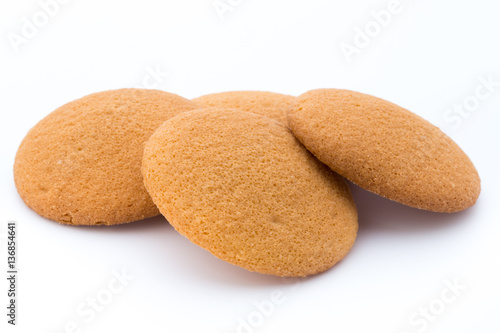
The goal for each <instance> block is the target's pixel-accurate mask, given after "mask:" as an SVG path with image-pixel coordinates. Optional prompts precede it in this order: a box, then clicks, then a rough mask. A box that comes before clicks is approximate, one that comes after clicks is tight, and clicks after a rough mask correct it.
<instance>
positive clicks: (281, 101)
mask: <svg viewBox="0 0 500 333" xmlns="http://www.w3.org/2000/svg"><path fill="white" fill-rule="evenodd" d="M295 98H296V97H294V96H290V95H283V94H278V93H273V92H269V91H228V92H221V93H216V94H210V95H204V96H201V97H198V98H195V99H193V101H194V102H196V103H198V104H200V105H202V106H206V107H221V108H229V109H238V110H241V111H246V112H251V113H256V114H260V115H263V116H267V117H270V118H273V119H274V120H277V121H281V122H282V123H284V124H286V112H287V111H288V109H289V108H290V106H291V105H292V104H293V103H294V101H295Z"/></svg>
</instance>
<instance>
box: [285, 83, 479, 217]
mask: <svg viewBox="0 0 500 333" xmlns="http://www.w3.org/2000/svg"><path fill="white" fill-rule="evenodd" d="M288 124H289V127H290V129H291V130H292V132H293V133H294V134H295V136H296V137H297V138H298V139H299V140H300V141H301V142H302V143H303V144H304V146H305V147H306V148H307V149H308V150H310V151H311V152H312V153H313V154H314V155H315V156H316V157H318V158H319V159H320V160H321V161H322V162H323V163H325V164H327V165H328V166H330V168H332V169H333V170H334V171H336V172H338V173H339V174H341V175H342V176H344V177H346V178H347V179H349V180H351V181H353V182H354V183H356V184H358V185H359V186H361V187H363V188H365V189H367V190H369V191H372V192H375V193H377V194H379V195H382V196H384V197H387V198H389V199H392V200H395V201H397V202H400V203H403V204H405V205H408V206H412V207H417V208H421V209H426V210H431V211H435V212H456V211H461V210H464V209H466V208H468V207H470V206H472V205H473V204H474V203H475V202H476V200H477V198H478V196H479V192H480V189H481V185H480V179H479V175H478V173H477V171H476V169H475V167H474V165H473V164H472V162H471V161H470V159H469V158H468V157H467V155H466V154H465V153H464V152H463V151H462V150H461V149H460V147H459V146H458V145H457V144H456V143H455V142H454V141H453V140H452V139H450V138H449V137H448V136H447V135H446V134H444V133H443V132H442V131H441V130H440V129H439V128H438V127H436V126H434V125H432V124H431V123H429V122H428V121H426V120H425V119H423V118H421V117H420V116H418V115H416V114H414V113H412V112H410V111H408V110H406V109H404V108H402V107H399V106H397V105H395V104H393V103H390V102H388V101H385V100H382V99H380V98H376V97H373V96H370V95H366V94H361V93H358V92H354V91H349V90H338V89H318V90H313V91H309V92H307V93H305V94H303V95H301V96H299V97H297V103H296V105H295V106H294V107H292V108H291V109H290V111H289V113H288Z"/></svg>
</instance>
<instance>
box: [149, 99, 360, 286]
mask: <svg viewBox="0 0 500 333" xmlns="http://www.w3.org/2000/svg"><path fill="white" fill-rule="evenodd" d="M142 173H143V176H144V182H145V184H146V188H147V189H148V191H149V193H150V194H151V197H152V198H153V201H154V202H155V204H156V205H157V206H158V208H159V209H160V212H161V213H162V214H163V215H164V216H165V217H166V218H167V220H168V221H169V222H170V223H171V224H172V225H173V226H174V227H175V229H176V230H177V231H179V232H180V233H181V234H183V235H184V236H186V237H187V238H188V239H190V240H191V241H192V242H193V243H195V244H197V245H199V246H201V247H202V248H204V249H206V250H208V251H210V252H211V253H212V254H214V255H215V256H217V257H219V258H220V259H223V260H225V261H227V262H230V263H232V264H235V265H238V266H241V267H243V268H246V269H248V270H250V271H256V272H260V273H266V274H274V275H279V276H305V275H309V274H315V273H318V272H321V271H324V270H326V269H328V268H329V267H331V266H332V265H334V264H335V263H336V262H338V261H339V260H341V259H342V258H343V257H344V256H345V255H346V253H347V252H348V250H349V249H350V248H351V246H352V245H353V243H354V239H355V237H356V233H357V226H358V224H357V212H356V207H355V205H354V202H353V200H352V197H351V194H350V191H349V188H348V187H347V184H346V182H345V180H344V179H343V178H342V177H340V176H339V175H337V174H335V173H334V172H332V171H331V170H330V169H329V168H327V167H326V166H325V165H324V164H322V163H320V162H319V161H318V160H317V159H316V158H315V157H314V156H312V155H311V154H310V153H309V152H308V151H307V150H306V149H305V148H304V147H303V146H302V145H301V144H300V143H299V142H298V141H297V139H296V138H295V137H294V136H293V135H292V134H291V133H290V131H289V129H288V128H287V127H286V126H284V125H283V124H281V123H279V122H277V121H274V120H272V119H270V118H268V117H265V116H260V115H256V114H252V113H247V112H242V111H239V110H228V109H218V108H208V109H201V110H195V111H191V112H186V113H184V114H181V115H179V116H177V117H174V118H172V119H170V120H168V121H166V122H165V123H164V124H163V125H162V126H161V127H160V128H159V129H158V130H157V131H156V132H155V133H154V134H153V135H152V136H151V138H150V139H149V141H148V142H147V144H146V148H145V151H144V159H143V164H142Z"/></svg>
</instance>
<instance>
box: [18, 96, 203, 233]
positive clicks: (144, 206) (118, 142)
mask: <svg viewBox="0 0 500 333" xmlns="http://www.w3.org/2000/svg"><path fill="white" fill-rule="evenodd" d="M195 108H197V105H196V104H195V103H194V102H192V101H190V100H187V99H184V98H182V97H180V96H177V95H173V94H169V93H167V92H163V91H159V90H146V89H120V90H112V91H104V92H100V93H95V94H92V95H88V96H85V97H83V98H81V99H78V100H76V101H73V102H70V103H68V104H66V105H63V106H62V107H60V108H58V109H57V110H55V111H54V112H52V113H50V114H49V115H48V116H47V117H45V118H44V119H43V120H41V121H40V122H39V123H38V124H36V125H35V126H34V127H33V128H32V129H31V130H30V131H29V132H28V134H27V135H26V137H25V138H24V140H23V141H22V143H21V145H20V146H19V149H18V151H17V154H16V158H15V162H14V179H15V183H16V187H17V190H18V192H19V194H20V196H21V197H22V199H23V200H24V202H25V203H26V205H28V206H29V207H30V208H32V209H33V210H34V211H35V212H37V213H38V214H39V215H41V216H43V217H46V218H48V219H51V220H54V221H57V222H61V223H66V224H75V225H100V224H104V225H111V224H119V223H125V222H131V221H136V220H140V219H144V218H147V217H152V216H156V215H158V214H159V212H158V209H157V208H156V206H155V205H154V203H153V201H152V200H151V198H150V197H149V195H148V193H147V191H146V189H145V188H144V184H143V180H142V175H141V160H142V153H143V148H144V143H145V142H146V141H147V139H148V138H149V136H150V135H151V134H152V133H153V132H154V130H155V129H156V128H157V127H159V126H160V125H161V124H162V123H163V122H164V121H165V120H167V119H169V118H171V117H173V116H175V115H177V114H179V113H181V112H184V111H188V110H192V109H195Z"/></svg>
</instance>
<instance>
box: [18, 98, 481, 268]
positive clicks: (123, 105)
mask: <svg viewBox="0 0 500 333" xmlns="http://www.w3.org/2000/svg"><path fill="white" fill-rule="evenodd" d="M343 177H345V178H347V179H348V180H350V181H352V182H354V183H356V184H358V185H359V186H361V187H363V188H365V189H367V190H369V191H372V192H374V193H377V194H379V195H381V196H384V197H386V198H388V199H391V200H394V201H397V202H400V203H402V204H405V205H408V206H411V207H416V208H420V209H426V210H430V211H434V212H457V211H461V210H464V209H466V208H468V207H470V206H472V205H473V204H474V203H475V202H476V200H477V198H478V196H479V192H480V179H479V176H478V173H477V171H476V169H475V167H474V165H473V164H472V162H471V161H470V159H469V158H468V157H467V155H466V154H465V153H464V152H463V151H462V150H461V149H460V147H458V145H457V144H456V143H455V142H453V141H452V140H451V139H450V138H449V137H448V136H446V135H445V134H444V133H443V132H441V131H440V130H439V129H438V128H437V127H435V126H433V125H432V124H430V123H429V122H427V121H426V120H424V119H422V118H421V117H419V116H417V115H415V114H413V113H411V112H410V111H408V110H406V109H403V108H401V107H399V106H397V105H395V104H393V103H390V102H388V101H385V100H382V99H379V98H376V97H373V96H369V95H365V94H361V93H357V92H354V91H348V90H338V89H319V90H313V91H309V92H307V93H305V94H303V95H301V96H299V97H293V96H287V95H282V94H276V93H270V92H258V91H246V92H227V93H219V94H212V95H207V96H202V97H199V98H196V99H194V100H187V99H185V98H182V97H180V96H177V95H174V94H170V93H167V92H163V91H159V90H146V89H120V90H113V91H106V92H101V93H96V94H92V95H88V96H86V97H83V98H81V99H79V100H76V101H73V102H70V103H68V104H66V105H64V106H62V107H60V108H59V109H57V110H55V111H54V112H52V113H51V114H49V115H48V116H47V117H45V118H44V119H43V120H41V121H40V122H39V123H38V124H37V125H36V126H35V127H33V128H32V129H31V130H30V131H29V132H28V134H27V135H26V137H25V138H24V140H23V141H22V143H21V145H20V147H19V149H18V152H17V155H16V159H15V164H14V179H15V183H16V187H17V189H18V192H19V194H20V196H21V197H22V199H23V200H24V202H25V203H26V205H28V206H29V207H30V208H32V209H33V210H34V211H35V212H37V213H38V214H40V215H41V216H43V217H46V218H48V219H51V220H54V221H57V222H60V223H65V224H72V225H114V224H120V223H126V222H132V221H138V220H141V219H145V218H148V217H153V216H156V215H158V214H160V213H161V214H162V215H163V216H165V218H166V219H167V220H168V221H169V222H170V223H171V224H172V226H173V227H174V228H175V229H176V230H177V231H179V232H180V233H181V234H183V235H184V236H186V237H187V238H189V239H190V240H191V241H192V242H193V243H195V244H197V245H199V246H201V247H202V248H204V249H206V250H208V251H210V252H211V253H212V254H214V255H215V256H217V257H219V258H220V259H222V260H225V261H227V262H229V263H232V264H235V265H238V266H241V267H243V268H246V269H248V270H250V271H255V272H260V273H265V274H273V275H279V276H306V275H311V274H316V273H319V272H322V271H325V270H327V269H328V268H330V267H332V266H333V265H335V264H336V263H337V262H338V261H340V260H341V259H342V258H343V257H344V256H345V255H346V254H347V252H348V251H349V249H350V248H351V247H352V245H353V244H354V240H355V238H356V234H357V229H358V219H357V211H356V206H355V203H354V201H353V199H352V197H351V194H350V191H349V187H348V185H347V183H346V181H345V180H344V178H343Z"/></svg>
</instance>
